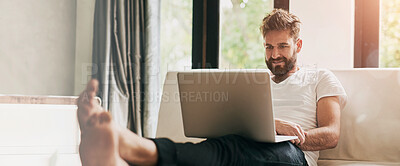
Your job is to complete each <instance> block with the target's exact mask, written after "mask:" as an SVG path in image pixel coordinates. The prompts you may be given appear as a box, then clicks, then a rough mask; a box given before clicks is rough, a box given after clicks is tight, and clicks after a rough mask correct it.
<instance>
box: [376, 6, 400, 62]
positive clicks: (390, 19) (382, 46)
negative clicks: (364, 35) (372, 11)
mask: <svg viewBox="0 0 400 166" xmlns="http://www.w3.org/2000/svg"><path fill="white" fill-rule="evenodd" d="M380 3H381V8H380V36H379V67H400V47H399V46H400V22H399V20H400V0H381V2H380Z"/></svg>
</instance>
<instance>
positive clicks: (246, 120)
mask: <svg viewBox="0 0 400 166" xmlns="http://www.w3.org/2000/svg"><path fill="white" fill-rule="evenodd" d="M177 77H178V87H179V99H180V103H181V109H182V120H183V127H184V134H185V136H187V137H197V138H215V137H220V136H224V135H228V134H237V135H241V136H244V137H247V138H250V139H253V140H255V141H259V142H269V143H276V142H282V141H288V140H292V139H297V136H282V135H275V122H274V113H273V103H272V95H273V94H272V93H271V84H270V75H269V73H268V70H265V69H264V70H260V69H254V70H248V69H246V70H218V69H206V70H205V69H202V70H191V71H183V72H178V74H177Z"/></svg>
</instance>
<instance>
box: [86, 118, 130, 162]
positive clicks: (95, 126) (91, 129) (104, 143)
mask: <svg viewBox="0 0 400 166" xmlns="http://www.w3.org/2000/svg"><path fill="white" fill-rule="evenodd" d="M118 137H119V133H118V131H117V129H116V128H115V126H114V124H113V123H112V122H111V115H110V114H109V113H108V112H100V113H94V114H93V115H92V116H90V118H89V119H88V120H87V123H86V124H85V130H84V131H83V132H82V137H81V144H80V146H79V155H80V157H81V161H82V166H128V163H126V162H125V161H124V160H123V159H122V158H121V157H120V155H119V144H118V141H119V138H118Z"/></svg>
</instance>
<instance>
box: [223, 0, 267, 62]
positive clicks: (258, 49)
mask: <svg viewBox="0 0 400 166" xmlns="http://www.w3.org/2000/svg"><path fill="white" fill-rule="evenodd" d="M272 9H273V2H272V0H221V19H220V22H221V24H220V25H221V26H220V29H221V45H220V49H221V52H220V53H221V55H220V68H222V69H224V68H230V69H233V68H265V67H266V65H265V60H264V47H263V39H262V35H261V33H260V30H259V27H260V25H261V23H262V19H263V18H264V17H265V16H266V15H267V13H269V12H271V11H272Z"/></svg>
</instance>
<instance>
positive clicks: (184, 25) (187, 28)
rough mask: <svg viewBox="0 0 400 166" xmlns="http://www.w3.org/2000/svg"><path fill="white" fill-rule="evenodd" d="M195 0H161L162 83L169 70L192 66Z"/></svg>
mask: <svg viewBox="0 0 400 166" xmlns="http://www.w3.org/2000/svg"><path fill="white" fill-rule="evenodd" d="M192 11H193V0H164V1H161V31H160V33H161V34H160V35H161V39H160V40H161V77H162V78H161V81H162V82H161V84H163V81H164V80H165V76H166V73H167V71H171V70H173V71H177V70H185V69H190V68H191V66H192V65H191V57H192V56H191V55H192Z"/></svg>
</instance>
